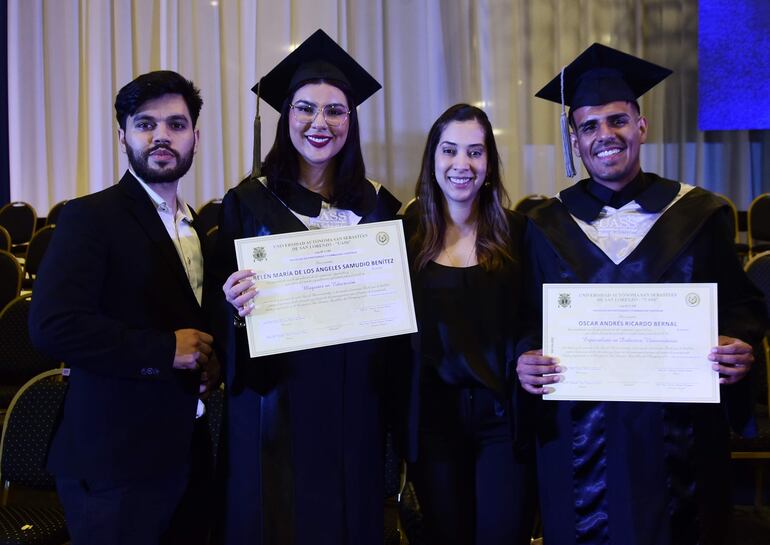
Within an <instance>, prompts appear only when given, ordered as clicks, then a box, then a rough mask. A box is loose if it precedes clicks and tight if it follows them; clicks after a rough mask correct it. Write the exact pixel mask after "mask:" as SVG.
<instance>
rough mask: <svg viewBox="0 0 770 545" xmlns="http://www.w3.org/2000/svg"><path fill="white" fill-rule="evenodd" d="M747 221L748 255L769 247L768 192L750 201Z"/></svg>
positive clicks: (769, 196) (769, 216) (769, 208)
mask: <svg viewBox="0 0 770 545" xmlns="http://www.w3.org/2000/svg"><path fill="white" fill-rule="evenodd" d="M747 222H748V239H749V257H752V256H754V254H757V253H760V252H763V251H765V250H768V249H770V193H763V194H762V195H760V196H759V197H757V198H756V199H754V200H753V201H751V204H750V205H749V210H748V213H747Z"/></svg>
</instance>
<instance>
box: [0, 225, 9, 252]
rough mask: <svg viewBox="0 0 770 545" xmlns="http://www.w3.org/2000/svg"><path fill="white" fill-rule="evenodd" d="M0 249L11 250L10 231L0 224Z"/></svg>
mask: <svg viewBox="0 0 770 545" xmlns="http://www.w3.org/2000/svg"><path fill="white" fill-rule="evenodd" d="M0 250H5V251H6V252H10V251H11V233H9V232H8V229H6V228H5V227H3V226H2V225H0Z"/></svg>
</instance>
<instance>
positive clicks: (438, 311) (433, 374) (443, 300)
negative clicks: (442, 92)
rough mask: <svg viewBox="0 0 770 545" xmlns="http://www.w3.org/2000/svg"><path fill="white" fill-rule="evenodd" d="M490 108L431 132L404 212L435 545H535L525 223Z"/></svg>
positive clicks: (421, 443) (454, 116)
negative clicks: (524, 431)
mask: <svg viewBox="0 0 770 545" xmlns="http://www.w3.org/2000/svg"><path fill="white" fill-rule="evenodd" d="M504 200H507V196H506V194H505V189H504V187H503V185H502V182H501V179H500V159H499V156H498V153H497V147H496V145H495V140H494V136H493V134H492V126H491V125H490V123H489V119H488V118H487V116H486V114H485V113H484V112H483V111H482V110H480V109H478V108H476V107H473V106H469V105H467V104H457V105H455V106H452V107H451V108H449V109H448V110H447V111H446V112H444V113H443V114H442V115H441V116H440V117H439V118H438V120H437V121H436V122H435V123H434V125H433V127H432V128H431V130H430V132H429V134H428V141H427V144H426V147H425V152H424V154H423V160H422V171H421V173H420V177H419V179H418V182H417V187H416V200H415V202H414V204H413V205H411V206H410V207H409V208H408V210H407V214H406V226H407V240H408V241H409V250H410V262H411V268H412V276H413V284H412V288H413V292H414V299H415V309H416V312H417V320H418V328H419V333H417V334H415V335H414V336H413V353H414V356H415V362H416V365H415V366H414V370H415V373H416V375H417V376H416V380H417V381H418V382H419V387H417V388H414V389H413V391H414V392H416V393H417V395H416V396H414V400H413V403H412V409H411V411H410V413H411V415H410V416H411V421H410V432H411V436H412V442H411V444H413V445H415V446H416V452H415V451H413V452H412V456H414V455H415V454H416V463H414V464H412V465H411V466H410V468H409V477H410V479H411V480H412V481H413V482H414V484H415V490H416V492H417V497H418V498H419V500H420V505H421V507H422V510H423V515H424V522H425V534H426V543H428V544H429V545H453V544H457V545H473V544H475V545H517V544H529V542H530V532H531V530H532V515H533V510H534V504H535V500H534V497H533V494H532V493H533V491H534V473H535V469H534V464H533V459H532V455H531V453H529V454H528V452H527V450H528V449H527V447H526V443H527V442H526V440H521V439H525V438H522V437H521V436H520V437H519V439H520V440H519V441H516V440H515V439H514V436H515V434H516V425H515V421H516V418H515V417H516V416H517V415H516V414H515V413H516V412H517V411H516V410H514V409H513V407H514V405H515V401H516V399H519V398H518V397H517V396H516V394H515V390H516V387H517V386H516V375H515V373H513V372H512V371H513V368H512V365H513V362H514V351H515V345H516V341H517V333H518V327H517V323H518V319H517V313H518V309H519V301H520V298H521V260H520V248H521V243H522V237H523V233H524V225H525V220H524V217H523V216H521V215H520V214H518V213H515V212H512V211H507V210H505V209H504V208H503V202H504Z"/></svg>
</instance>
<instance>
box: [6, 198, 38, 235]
mask: <svg viewBox="0 0 770 545" xmlns="http://www.w3.org/2000/svg"><path fill="white" fill-rule="evenodd" d="M36 222H37V214H36V213H35V209H34V208H32V205H31V204H28V203H25V202H20V201H17V202H11V203H8V204H6V205H5V206H3V207H2V208H0V225H2V226H3V227H5V228H6V229H7V230H8V232H9V233H10V235H11V243H12V244H13V246H18V245H24V244H26V243H28V242H29V240H30V239H31V238H32V233H34V232H35V224H36Z"/></svg>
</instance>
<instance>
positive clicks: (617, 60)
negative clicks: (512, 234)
mask: <svg viewBox="0 0 770 545" xmlns="http://www.w3.org/2000/svg"><path fill="white" fill-rule="evenodd" d="M670 74H671V70H669V69H668V68H664V67H662V66H658V65H657V64H653V63H651V62H648V61H645V60H644V59H640V58H639V57H634V56H633V55H629V54H628V53H623V52H622V51H618V50H617V49H613V48H611V47H607V46H606V45H602V44H598V43H595V44H593V45H591V46H590V47H589V48H588V49H586V50H585V51H583V52H582V53H581V54H580V55H578V57H577V58H576V59H575V60H574V61H572V62H571V63H570V64H568V65H567V66H565V67H564V68H562V70H561V72H560V73H559V75H557V76H556V77H555V78H553V79H552V80H551V81H550V82H548V84H547V85H546V86H545V87H543V88H542V89H540V90H539V91H538V92H537V93H536V94H535V96H536V97H538V98H544V99H546V100H550V101H552V102H556V103H557V104H561V106H562V145H563V148H564V164H565V169H566V170H567V176H570V177H571V176H574V175H575V168H574V166H573V164H572V148H571V146H570V145H569V130H568V128H567V126H568V123H567V119H566V112H565V106H569V107H570V108H580V107H582V106H600V105H602V104H607V103H608V102H615V101H618V100H622V101H630V102H632V101H635V100H637V99H638V98H639V97H640V96H642V95H643V94H644V93H646V92H647V91H649V90H650V89H652V88H653V87H655V85H657V84H658V83H660V82H661V81H663V80H664V79H666V78H667V77H668V76H669V75H670Z"/></svg>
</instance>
